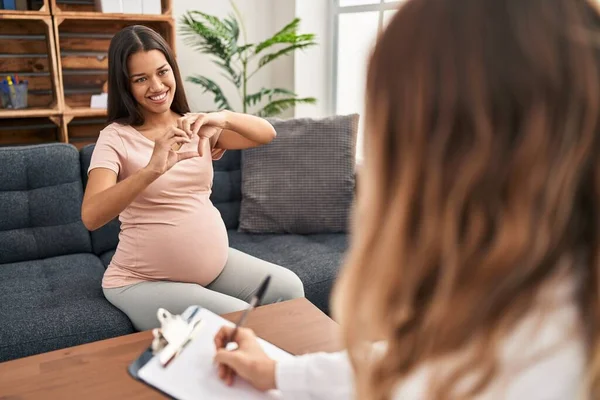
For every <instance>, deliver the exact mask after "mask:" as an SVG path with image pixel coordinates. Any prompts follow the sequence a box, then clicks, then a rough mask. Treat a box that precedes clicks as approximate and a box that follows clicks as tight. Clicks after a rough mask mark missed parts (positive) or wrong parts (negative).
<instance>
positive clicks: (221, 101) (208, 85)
mask: <svg viewBox="0 0 600 400" xmlns="http://www.w3.org/2000/svg"><path fill="white" fill-rule="evenodd" d="M187 81H188V82H192V83H195V84H197V85H200V86H202V87H203V88H204V91H203V92H202V93H206V92H211V93H212V94H214V96H215V103H216V104H217V107H218V108H219V109H220V110H231V106H230V105H229V101H228V100H227V97H225V94H224V93H223V90H221V87H220V86H219V85H217V84H216V83H215V82H214V81H213V80H211V79H209V78H207V77H205V76H200V75H195V76H191V77H188V78H187Z"/></svg>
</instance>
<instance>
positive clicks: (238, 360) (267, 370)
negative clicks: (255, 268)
mask: <svg viewBox="0 0 600 400" xmlns="http://www.w3.org/2000/svg"><path fill="white" fill-rule="evenodd" d="M269 281H270V276H267V277H266V278H265V280H264V281H263V282H262V284H261V285H260V287H259V289H258V290H257V292H256V295H255V296H254V297H253V298H252V300H251V301H250V306H249V307H248V308H247V309H246V310H245V311H244V312H243V313H242V316H241V317H240V320H239V321H238V323H237V324H236V325H235V327H228V326H225V327H223V328H221V330H220V331H219V332H218V333H217V335H216V336H215V346H216V347H217V354H216V356H215V361H216V362H217V363H218V364H219V378H220V379H222V380H223V381H224V382H225V383H226V384H227V385H232V384H233V380H234V378H235V375H239V376H241V377H242V378H244V379H245V380H246V381H248V382H249V383H250V384H251V385H252V386H254V387H255V388H256V389H258V390H263V391H265V390H270V389H275V364H276V363H275V361H274V360H272V359H271V358H269V356H267V354H266V353H265V352H264V350H263V349H262V347H261V345H260V343H259V342H258V339H257V337H256V335H255V334H254V332H253V331H252V330H251V329H247V328H243V327H242V325H243V324H244V322H245V321H246V319H247V318H248V315H249V313H250V311H251V310H252V309H254V307H257V306H258V305H260V303H261V301H262V298H263V297H264V294H265V291H266V289H267V287H268V285H269ZM232 342H235V343H236V344H237V349H236V350H235V351H230V350H228V344H230V343H232Z"/></svg>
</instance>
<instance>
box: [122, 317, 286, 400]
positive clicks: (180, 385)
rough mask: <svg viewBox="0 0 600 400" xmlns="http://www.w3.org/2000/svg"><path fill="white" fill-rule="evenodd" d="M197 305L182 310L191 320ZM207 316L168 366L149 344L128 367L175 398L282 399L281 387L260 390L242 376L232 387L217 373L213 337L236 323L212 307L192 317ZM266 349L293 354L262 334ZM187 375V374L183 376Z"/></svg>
mask: <svg viewBox="0 0 600 400" xmlns="http://www.w3.org/2000/svg"><path fill="white" fill-rule="evenodd" d="M196 308H197V306H191V307H189V308H188V309H186V310H185V312H183V313H182V315H181V316H182V317H183V318H185V319H186V320H187V317H189V316H190V315H191V314H192V313H193V312H194V310H195V309H196ZM196 319H203V321H202V323H203V327H202V328H203V329H201V330H200V332H199V334H198V335H197V336H196V337H195V338H194V339H192V341H191V342H190V343H189V345H188V346H187V347H186V348H185V349H184V350H183V351H182V352H181V354H180V355H179V356H177V357H176V358H175V359H174V360H173V361H172V362H171V363H170V364H169V365H168V366H166V367H162V366H161V364H160V363H159V361H158V354H154V353H153V350H152V346H149V347H148V348H147V349H146V350H145V351H144V352H143V353H142V354H140V356H139V357H138V358H137V359H135V360H134V361H133V362H132V363H131V364H130V365H129V366H128V368H127V371H128V372H129V375H131V377H132V378H134V379H135V380H137V381H139V382H141V383H143V384H145V385H147V386H149V387H150V388H151V389H153V390H155V391H157V392H159V393H160V394H162V395H163V396H165V397H167V398H169V399H174V400H187V399H194V400H196V399H199V398H201V399H203V400H204V399H206V400H210V399H220V400H227V399H252V400H263V399H264V400H271V399H273V400H275V399H281V398H282V397H281V394H280V393H279V392H278V391H270V392H260V391H258V390H256V389H254V388H253V387H252V386H251V385H250V384H249V383H247V382H245V381H244V380H243V379H242V378H240V377H236V380H235V383H234V385H233V386H232V387H228V386H227V385H226V384H225V383H224V382H222V381H221V380H220V379H219V378H218V376H217V372H216V371H217V366H216V365H215V364H214V363H213V360H212V357H213V356H214V351H215V350H214V343H213V341H212V338H214V335H215V334H216V332H217V331H218V330H219V329H220V328H221V326H223V325H229V326H234V324H233V323H231V322H230V321H228V320H226V319H224V318H222V317H220V316H219V315H217V314H214V313H212V312H211V311H209V310H207V309H204V308H199V311H198V312H197V313H196V316H195V317H194V318H193V319H192V320H191V321H190V323H193V322H194V321H195V320H196ZM259 342H260V343H261V345H262V347H263V349H264V350H265V351H266V352H267V354H268V355H269V356H270V357H271V358H274V359H278V360H283V359H288V358H292V357H293V355H291V354H290V353H288V352H286V351H284V350H282V349H280V348H278V347H276V346H274V345H273V344H271V343H269V342H266V341H265V340H263V339H260V338H259ZM183 375H187V376H183Z"/></svg>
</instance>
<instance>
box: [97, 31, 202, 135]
mask: <svg viewBox="0 0 600 400" xmlns="http://www.w3.org/2000/svg"><path fill="white" fill-rule="evenodd" d="M150 50H159V51H160V52H162V53H163V54H164V55H165V58H166V59H167V62H168V63H169V65H170V66H171V68H172V69H173V75H174V77H175V84H176V86H177V87H176V89H175V94H174V97H173V103H172V104H171V110H173V111H175V112H176V113H177V114H180V115H184V114H186V113H188V112H190V106H189V105H188V101H187V98H186V95H185V90H184V88H183V81H182V80H181V74H180V72H179V66H178V65H177V60H176V59H175V55H174V54H173V50H172V49H171V47H170V46H169V44H168V43H167V42H166V41H165V39H163V37H162V36H160V34H159V33H158V32H156V31H154V30H152V29H151V28H149V27H147V26H144V25H130V26H127V27H125V28H123V29H122V30H120V31H119V32H117V34H115V36H113V38H112V39H111V41H110V46H109V48H108V122H109V123H110V122H114V121H119V122H122V123H126V124H128V125H133V126H139V125H143V124H144V115H143V114H142V112H141V110H140V109H139V105H138V103H137V101H136V100H135V98H134V97H133V94H132V93H131V81H130V79H129V73H128V69H127V61H128V59H129V57H130V56H131V55H132V54H135V53H137V52H138V51H150Z"/></svg>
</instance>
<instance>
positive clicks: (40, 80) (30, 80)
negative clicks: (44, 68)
mask: <svg viewBox="0 0 600 400" xmlns="http://www.w3.org/2000/svg"><path fill="white" fill-rule="evenodd" d="M19 79H21V80H26V81H27V88H28V89H29V90H52V78H51V77H50V75H42V76H28V75H19Z"/></svg>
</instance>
